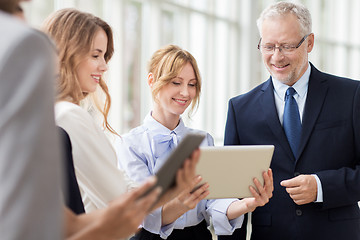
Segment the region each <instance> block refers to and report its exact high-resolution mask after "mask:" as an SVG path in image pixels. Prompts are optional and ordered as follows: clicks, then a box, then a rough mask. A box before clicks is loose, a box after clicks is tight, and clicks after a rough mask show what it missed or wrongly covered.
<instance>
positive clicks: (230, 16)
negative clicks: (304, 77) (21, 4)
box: [25, 0, 360, 145]
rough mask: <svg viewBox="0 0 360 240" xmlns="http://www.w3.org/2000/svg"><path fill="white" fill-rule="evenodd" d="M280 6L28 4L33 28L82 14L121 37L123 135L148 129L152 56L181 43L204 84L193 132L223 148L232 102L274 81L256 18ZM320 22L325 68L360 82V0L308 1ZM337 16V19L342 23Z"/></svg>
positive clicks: (320, 59)
mask: <svg viewBox="0 0 360 240" xmlns="http://www.w3.org/2000/svg"><path fill="white" fill-rule="evenodd" d="M273 2H275V0H256V1H255V0H242V1H237V0H196V1H193V0H52V1H41V0H33V1H32V2H30V3H26V4H27V5H26V6H25V8H26V13H27V14H26V15H27V17H28V19H29V20H30V23H31V24H32V25H34V26H40V24H41V22H42V21H43V20H44V19H45V17H46V16H47V15H49V14H50V13H51V12H52V11H54V10H55V9H60V8H64V7H76V8H78V9H81V10H83V11H88V12H91V13H93V14H95V15H97V16H99V17H101V18H103V19H104V20H106V21H107V22H108V23H109V24H110V25H111V26H112V27H113V30H114V34H115V55H114V57H113V59H112V61H111V63H110V70H109V73H108V74H107V79H108V84H109V88H110V92H111V95H112V99H113V105H112V110H111V113H110V121H111V124H112V125H113V127H114V128H115V129H116V130H117V131H118V132H119V133H120V134H122V133H125V132H127V131H128V130H130V129H131V128H133V127H135V126H138V125H139V124H141V122H142V120H143V118H144V116H145V115H146V114H147V113H148V112H149V111H150V109H151V102H152V99H151V95H150V91H149V87H148V86H147V82H146V77H147V72H146V67H147V62H148V60H149V58H150V56H151V55H152V53H153V52H154V51H155V50H157V49H158V48H160V47H161V46H163V45H165V44H169V43H172V44H177V45H179V46H181V47H182V48H185V49H187V50H188V51H190V52H191V53H192V54H193V55H194V56H195V58H196V59H197V61H198V65H199V68H200V72H201V76H202V79H203V88H202V96H201V101H200V106H199V109H198V111H197V112H195V114H194V115H193V117H192V118H191V119H188V118H187V117H186V116H187V114H184V116H183V117H184V120H185V122H186V124H187V125H188V126H189V127H193V128H198V129H202V130H205V131H208V132H209V133H210V134H212V136H213V137H214V139H215V143H216V145H222V143H223V134H224V128H225V122H226V114H227V102H228V100H229V98H231V97H233V96H236V95H238V94H241V93H245V92H247V91H248V90H250V89H251V88H253V87H254V86H256V85H258V84H259V83H261V82H263V81H265V80H266V79H267V78H268V76H269V74H268V72H267V71H266V69H265V67H264V66H263V64H262V60H261V56H260V54H259V52H258V51H257V48H256V47H257V43H258V40H259V33H258V30H257V27H256V19H257V18H258V16H259V14H260V12H261V11H262V10H263V9H264V8H265V7H266V6H268V5H269V4H271V3H273ZM300 2H302V3H304V4H305V5H306V6H307V7H308V8H309V9H310V12H311V14H312V17H313V32H314V33H315V47H314V50H313V52H312V53H311V54H310V61H312V62H313V63H314V64H315V66H316V67H317V68H319V69H320V70H322V71H326V72H329V73H332V74H336V75H341V76H345V77H350V78H354V79H357V78H359V76H360V68H359V66H358V63H359V62H360V41H359V39H360V28H359V27H358V26H357V24H358V23H359V22H360V15H359V14H358V12H357V10H358V9H360V1H358V0H343V1H336V0H326V1H325V0H303V1H300ZM333 16H336V18H334V17H333Z"/></svg>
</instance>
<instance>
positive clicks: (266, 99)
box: [260, 77, 295, 161]
mask: <svg viewBox="0 0 360 240" xmlns="http://www.w3.org/2000/svg"><path fill="white" fill-rule="evenodd" d="M261 90H262V91H263V95H262V97H261V98H260V103H261V106H262V109H263V111H264V115H265V119H266V120H267V123H268V125H269V127H270V129H271V131H272V132H273V133H274V135H275V137H276V138H277V140H278V142H279V143H280V145H281V146H282V147H283V149H284V150H285V152H286V153H287V154H288V155H289V157H290V158H291V159H292V160H294V161H295V159H294V155H293V153H292V151H291V148H290V145H289V142H288V140H287V138H286V135H285V132H284V130H283V128H282V126H281V123H280V121H279V116H278V114H277V110H276V106H275V99H274V86H273V84H272V81H271V77H270V78H269V80H268V81H267V82H265V83H264V85H263V88H262V89H261ZM269 103H271V104H269Z"/></svg>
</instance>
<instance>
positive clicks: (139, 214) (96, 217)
mask: <svg viewBox="0 0 360 240" xmlns="http://www.w3.org/2000/svg"><path fill="white" fill-rule="evenodd" d="M155 182H156V178H155V177H152V178H150V179H149V180H148V181H147V182H145V183H144V184H143V185H142V186H140V187H139V188H137V189H134V190H133V191H131V192H128V193H125V194H122V195H121V196H119V197H118V198H117V199H115V200H114V201H112V202H110V203H109V206H108V207H107V208H105V209H99V210H96V211H93V212H91V213H86V214H81V215H75V214H74V213H72V212H71V211H70V210H69V209H68V208H65V226H66V234H65V235H66V239H68V240H70V239H71V240H82V239H86V240H96V239H120V238H125V237H128V236H130V235H131V234H133V233H135V232H136V231H137V230H138V227H139V225H140V224H141V222H142V221H143V220H144V218H145V216H146V215H147V214H148V213H149V210H150V207H151V206H152V205H153V204H154V203H155V201H156V200H157V198H158V196H159V194H160V192H161V190H160V188H156V189H155V190H153V191H151V192H150V193H149V194H147V195H146V196H144V197H141V198H139V197H140V196H142V194H144V193H145V192H146V191H147V190H148V189H149V188H151V187H152V186H153V185H154V184H155Z"/></svg>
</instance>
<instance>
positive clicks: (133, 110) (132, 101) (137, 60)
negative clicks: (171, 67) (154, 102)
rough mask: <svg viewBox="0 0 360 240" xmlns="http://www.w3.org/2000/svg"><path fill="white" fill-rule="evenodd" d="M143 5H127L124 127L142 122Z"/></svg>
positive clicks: (128, 127) (125, 19) (124, 36)
mask: <svg viewBox="0 0 360 240" xmlns="http://www.w3.org/2000/svg"><path fill="white" fill-rule="evenodd" d="M141 11H142V9H141V5H140V4H137V3H130V4H127V5H126V6H125V18H124V33H126V34H124V35H123V38H124V46H123V50H124V56H123V57H124V70H125V79H124V81H125V82H124V84H123V99H124V101H123V103H124V106H123V107H122V108H121V109H122V110H123V113H122V115H123V118H124V125H123V127H122V128H123V129H130V128H133V127H136V126H138V125H139V124H140V107H139V106H140V102H141V101H140V97H141V96H140V93H141V90H140V73H141Z"/></svg>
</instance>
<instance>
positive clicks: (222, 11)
mask: <svg viewBox="0 0 360 240" xmlns="http://www.w3.org/2000/svg"><path fill="white" fill-rule="evenodd" d="M230 1H231V0H222V1H215V13H216V15H217V16H220V17H225V18H226V17H230V16H229V15H230V9H231V8H230Z"/></svg>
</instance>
